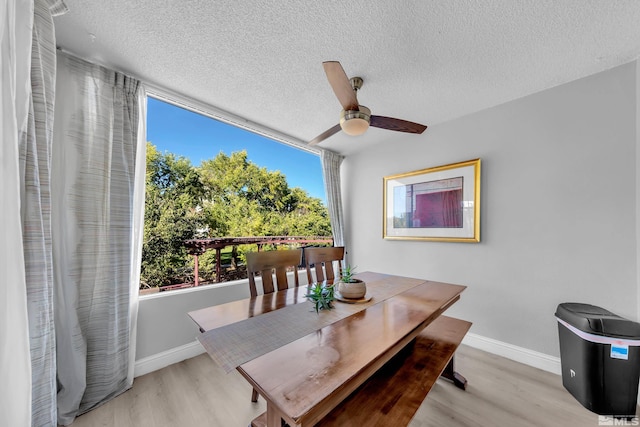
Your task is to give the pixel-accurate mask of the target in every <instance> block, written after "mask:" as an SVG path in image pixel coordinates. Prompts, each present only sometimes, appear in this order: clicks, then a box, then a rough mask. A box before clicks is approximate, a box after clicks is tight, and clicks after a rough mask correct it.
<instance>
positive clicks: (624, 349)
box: [611, 344, 629, 360]
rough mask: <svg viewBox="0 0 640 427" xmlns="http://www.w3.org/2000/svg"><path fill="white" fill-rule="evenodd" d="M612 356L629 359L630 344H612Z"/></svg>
mask: <svg viewBox="0 0 640 427" xmlns="http://www.w3.org/2000/svg"><path fill="white" fill-rule="evenodd" d="M611 358H612V359H622V360H629V346H628V345H618V344H611Z"/></svg>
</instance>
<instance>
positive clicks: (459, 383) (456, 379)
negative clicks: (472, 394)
mask: <svg viewBox="0 0 640 427" xmlns="http://www.w3.org/2000/svg"><path fill="white" fill-rule="evenodd" d="M454 358H455V355H453V356H452V357H451V360H450V361H449V363H448V364H447V367H446V368H444V371H443V372H442V374H441V375H440V376H441V377H443V378H446V379H448V380H451V381H453V384H455V386H456V387H458V388H460V389H462V390H466V389H467V379H466V378H465V377H463V376H462V375H460V374H459V373H457V372H456V371H455V370H454V369H453V359H454Z"/></svg>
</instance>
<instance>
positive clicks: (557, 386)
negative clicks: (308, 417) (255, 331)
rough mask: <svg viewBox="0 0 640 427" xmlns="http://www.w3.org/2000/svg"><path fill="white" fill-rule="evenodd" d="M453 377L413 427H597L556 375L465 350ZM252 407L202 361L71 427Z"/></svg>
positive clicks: (235, 415)
mask: <svg viewBox="0 0 640 427" xmlns="http://www.w3.org/2000/svg"><path fill="white" fill-rule="evenodd" d="M456 370H457V371H459V372H460V373H461V374H462V375H464V376H465V377H466V378H467V380H468V381H469V384H468V387H467V390H466V391H462V390H459V389H457V388H456V387H454V386H453V384H451V383H449V382H447V381H446V380H438V382H437V383H436V385H435V386H434V387H433V389H432V390H431V392H430V393H429V395H428V396H427V398H426V400H425V401H424V402H423V404H422V406H421V407H420V409H419V410H418V412H417V413H416V415H415V417H414V419H413V420H412V422H411V424H410V426H411V427H427V426H429V427H432V426H433V427H440V426H452V427H457V426H469V427H471V426H473V427H477V426H487V427H496V426H531V427H538V426H563V427H564V426H580V427H585V426H597V425H598V416H597V415H596V414H593V413H591V412H590V411H588V410H586V409H585V408H583V407H582V406H581V405H580V404H579V403H578V402H577V401H575V399H574V398H573V397H572V396H571V395H570V394H569V393H568V392H567V391H566V390H565V389H564V388H563V387H562V380H561V378H560V377H559V376H557V375H553V374H550V373H548V372H545V371H541V370H538V369H535V368H531V367H529V366H526V365H522V364H520V363H516V362H513V361H511V360H508V359H504V358H502V357H498V356H495V355H492V354H489V353H486V352H483V351H480V350H476V349H473V348H470V347H468V346H464V345H463V346H460V348H459V349H458V352H457V353H456ZM381 392H384V391H381ZM250 400H251V387H250V386H249V384H248V383H247V382H246V381H245V380H244V379H243V378H242V377H241V376H240V374H238V373H237V372H235V371H234V372H231V373H230V374H225V373H224V371H222V369H220V368H218V367H217V366H216V365H215V363H214V362H213V361H212V360H211V359H210V358H209V356H207V355H206V354H202V355H200V356H198V357H194V358H193V359H189V360H185V361H184V362H181V363H177V364H175V365H171V366H168V367H166V368H164V369H161V370H159V371H156V372H152V373H150V374H148V375H144V376H142V377H138V378H136V380H135V382H134V384H133V388H132V389H131V390H129V391H127V392H126V393H123V394H122V395H120V396H118V397H117V398H115V399H113V400H112V401H110V402H108V403H107V404H105V405H103V406H101V407H99V408H97V409H95V410H93V411H91V412H89V413H88V414H85V415H82V416H80V417H78V418H77V419H76V421H75V422H74V423H73V427H88V426H92V427H93V426H117V427H138V426H143V427H146V426H150V427H151V426H153V427H175V426H179V427H205V426H206V427H218V426H220V427H222V426H224V427H235V426H238V427H245V426H247V425H248V424H249V422H250V421H251V420H252V419H253V418H255V417H256V416H258V415H259V414H260V413H262V412H264V411H265V404H264V399H259V401H258V403H251V401H250ZM360 427H365V426H360ZM390 427H393V426H390Z"/></svg>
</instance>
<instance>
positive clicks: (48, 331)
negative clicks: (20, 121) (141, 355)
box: [20, 0, 64, 426]
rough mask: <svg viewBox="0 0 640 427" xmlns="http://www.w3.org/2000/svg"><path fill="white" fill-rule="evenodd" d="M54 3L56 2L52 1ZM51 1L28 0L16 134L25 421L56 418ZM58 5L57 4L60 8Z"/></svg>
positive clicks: (49, 422) (39, 422)
mask: <svg viewBox="0 0 640 427" xmlns="http://www.w3.org/2000/svg"><path fill="white" fill-rule="evenodd" d="M54 6H55V7H56V8H58V7H60V5H54ZM50 8H51V5H50V3H49V2H48V1H46V0H36V1H35V2H34V20H33V31H32V33H33V39H32V47H31V73H30V76H31V97H30V98H29V112H28V117H27V122H26V126H25V127H24V128H23V132H21V134H20V175H21V179H20V183H21V188H20V200H21V212H20V213H21V219H22V240H23V249H24V262H25V274H26V276H25V277H26V290H27V304H28V314H29V342H30V353H31V383H32V384H31V387H32V393H31V425H32V426H52V425H55V423H56V360H55V327H54V318H53V270H52V242H51V195H50V182H49V176H50V167H51V146H52V139H53V106H54V94H55V79H56V47H55V35H54V29H53V17H52V12H51V10H50ZM63 10H64V8H62V11H63Z"/></svg>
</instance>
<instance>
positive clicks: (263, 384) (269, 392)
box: [189, 272, 466, 427]
mask: <svg viewBox="0 0 640 427" xmlns="http://www.w3.org/2000/svg"><path fill="white" fill-rule="evenodd" d="M356 277H357V278H359V279H362V280H364V281H365V282H366V284H367V295H368V296H370V297H371V300H370V301H368V302H366V303H363V304H349V303H343V302H339V301H336V302H334V308H333V309H332V310H328V311H325V310H321V311H320V312H319V313H316V312H315V311H313V306H312V304H311V303H309V302H306V297H305V295H306V292H307V290H306V287H300V288H290V289H287V290H284V291H279V292H275V293H272V294H267V295H259V296H257V297H254V298H248V299H244V300H239V301H234V302H230V303H226V304H221V305H217V306H212V307H208V308H205V309H202V310H197V311H192V312H190V313H189V316H190V317H191V318H192V319H193V320H194V322H195V323H196V324H197V325H198V326H199V328H200V330H201V331H202V334H201V335H200V336H199V337H198V339H199V341H200V342H201V344H202V345H203V347H204V348H205V349H206V350H207V352H208V353H209V355H210V356H211V357H212V358H213V359H214V360H215V361H216V362H218V363H219V364H220V365H221V366H223V368H225V369H226V370H231V369H234V368H235V369H237V370H238V372H240V374H241V375H242V376H243V377H244V378H245V379H246V380H247V381H248V382H249V383H250V384H251V385H252V386H253V387H254V389H255V390H257V391H258V393H259V394H260V395H261V396H262V397H263V398H264V399H265V401H266V403H267V412H266V425H267V426H268V427H280V426H281V423H282V422H283V421H284V422H286V423H287V424H288V425H289V426H313V425H315V424H316V423H318V422H319V421H321V420H322V419H323V418H324V417H325V416H326V415H327V414H328V413H329V412H331V411H332V409H334V408H336V407H337V406H338V405H340V403H341V402H342V401H344V400H345V399H346V398H347V397H348V396H349V395H350V394H351V393H353V392H354V391H355V390H356V389H357V388H358V387H360V386H361V385H362V384H363V383H364V382H365V381H367V379H369V378H370V377H371V376H372V375H373V374H374V373H375V372H376V371H377V370H378V369H380V368H381V367H382V366H383V365H385V363H387V362H388V361H389V360H390V359H391V358H393V357H394V356H395V355H396V354H397V353H398V352H400V350H402V349H403V348H404V347H405V346H407V344H409V343H410V342H412V340H414V339H415V338H416V336H417V335H418V334H420V333H421V332H422V331H423V330H424V329H425V328H426V327H427V326H428V325H429V324H430V323H432V322H433V321H434V320H435V319H437V318H438V317H439V316H440V315H441V314H442V313H443V312H444V311H445V310H446V309H447V308H449V307H450V306H451V305H452V304H453V303H455V302H456V301H457V300H458V299H459V298H460V293H461V292H462V291H463V290H464V289H465V288H466V287H465V286H461V285H454V284H447V283H441V282H433V281H428V280H423V279H416V278H408V277H401V276H395V275H388V274H381V273H373V272H366V273H361V274H358V275H357V276H356Z"/></svg>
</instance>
